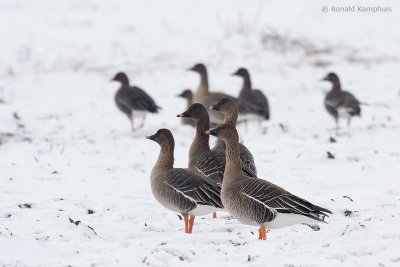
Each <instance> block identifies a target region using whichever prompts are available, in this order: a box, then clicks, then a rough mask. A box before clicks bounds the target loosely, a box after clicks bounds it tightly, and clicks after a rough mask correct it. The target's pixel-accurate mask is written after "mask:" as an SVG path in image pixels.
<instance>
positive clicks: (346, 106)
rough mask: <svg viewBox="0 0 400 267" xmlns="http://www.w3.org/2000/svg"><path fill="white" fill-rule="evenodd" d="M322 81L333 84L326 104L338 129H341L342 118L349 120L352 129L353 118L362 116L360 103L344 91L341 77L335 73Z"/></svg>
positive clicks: (348, 123) (326, 98) (325, 101)
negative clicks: (340, 120)
mask: <svg viewBox="0 0 400 267" xmlns="http://www.w3.org/2000/svg"><path fill="white" fill-rule="evenodd" d="M322 80H323V81H329V82H331V83H332V89H331V90H330V91H329V92H328V93H327V94H326V96H325V100H324V104H325V108H326V110H327V111H328V113H329V114H331V115H332V116H333V118H334V119H335V122H336V127H339V119H340V118H345V119H347V126H348V127H350V123H351V119H352V117H354V116H361V107H360V102H359V101H358V100H357V98H356V97H355V96H354V95H352V94H351V93H350V92H347V91H344V90H342V87H341V84H340V81H339V77H338V76H337V75H336V74H335V73H333V72H331V73H329V74H328V75H326V76H325V77H324V78H323V79H322Z"/></svg>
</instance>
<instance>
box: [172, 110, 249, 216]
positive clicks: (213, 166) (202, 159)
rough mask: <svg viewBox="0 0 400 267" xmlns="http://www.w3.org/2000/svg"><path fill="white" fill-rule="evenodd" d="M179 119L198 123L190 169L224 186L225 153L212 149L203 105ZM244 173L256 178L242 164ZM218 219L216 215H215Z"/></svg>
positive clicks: (247, 167)
mask: <svg viewBox="0 0 400 267" xmlns="http://www.w3.org/2000/svg"><path fill="white" fill-rule="evenodd" d="M177 117H181V118H191V119H193V120H195V121H196V134H195V137H194V139H193V142H192V144H191V146H190V149H189V166H188V167H189V169H191V170H194V171H196V172H199V173H201V174H202V175H204V176H207V177H210V178H211V179H212V180H213V181H215V182H216V183H217V184H218V185H221V184H222V179H223V177H224V171H225V162H226V160H225V152H224V150H222V149H210V144H209V140H210V137H209V136H208V135H207V134H206V133H205V131H206V130H207V129H208V128H209V127H210V117H209V115H208V113H207V110H206V109H205V107H204V106H203V105H202V104H199V103H194V104H193V105H191V106H190V107H189V109H188V110H187V111H185V112H183V113H181V114H178V115H177ZM240 165H241V168H242V169H243V173H245V174H246V175H249V176H256V174H255V173H254V172H253V171H252V170H251V168H250V167H249V166H246V165H245V164H244V163H243V162H240ZM213 218H216V214H215V213H214V214H213Z"/></svg>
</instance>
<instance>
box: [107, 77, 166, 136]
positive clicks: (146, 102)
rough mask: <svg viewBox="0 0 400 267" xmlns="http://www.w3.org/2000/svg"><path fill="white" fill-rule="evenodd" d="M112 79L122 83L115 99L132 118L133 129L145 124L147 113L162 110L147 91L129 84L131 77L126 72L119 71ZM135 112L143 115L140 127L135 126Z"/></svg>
mask: <svg viewBox="0 0 400 267" xmlns="http://www.w3.org/2000/svg"><path fill="white" fill-rule="evenodd" d="M112 81H118V82H120V83H121V87H120V88H119V89H118V91H117V93H116V94H115V98H114V99H115V103H116V104H117V107H118V108H119V109H120V110H121V111H122V112H123V113H124V114H125V115H126V116H128V118H129V119H130V121H131V125H132V130H133V131H135V130H137V129H140V128H142V127H143V126H144V122H145V120H146V114H147V113H158V111H159V110H160V107H159V106H158V105H157V104H156V103H155V102H154V100H153V98H151V97H150V96H149V95H148V94H147V93H146V92H145V91H143V90H142V89H140V88H139V87H136V86H130V85H129V79H128V76H126V74H125V73H123V72H119V73H117V74H116V75H115V77H114V78H113V79H112ZM135 114H141V115H142V123H141V125H140V126H139V127H138V128H135V125H134V116H135Z"/></svg>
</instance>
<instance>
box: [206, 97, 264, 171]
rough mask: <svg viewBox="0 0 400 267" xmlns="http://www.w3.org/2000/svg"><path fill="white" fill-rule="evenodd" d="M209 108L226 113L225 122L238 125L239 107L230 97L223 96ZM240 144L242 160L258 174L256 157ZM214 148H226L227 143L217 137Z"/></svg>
mask: <svg viewBox="0 0 400 267" xmlns="http://www.w3.org/2000/svg"><path fill="white" fill-rule="evenodd" d="M208 109H211V110H216V111H219V112H222V114H224V116H225V118H224V124H227V125H231V126H233V127H236V122H237V118H238V108H237V106H236V104H235V103H234V102H233V101H232V100H230V99H229V98H223V99H221V100H220V101H218V103H216V104H214V105H212V106H210V107H209V108H208ZM239 145H240V159H241V160H242V162H243V163H244V164H245V165H246V166H248V167H249V168H250V169H251V170H252V171H253V172H254V174H256V175H257V168H256V164H255V163H254V157H253V155H252V154H251V152H250V151H249V150H248V149H247V147H246V146H244V145H243V144H241V143H240V144H239ZM213 149H223V150H225V143H224V141H222V140H221V139H217V143H216V145H215V147H214V148H213Z"/></svg>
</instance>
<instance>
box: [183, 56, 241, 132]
mask: <svg viewBox="0 0 400 267" xmlns="http://www.w3.org/2000/svg"><path fill="white" fill-rule="evenodd" d="M188 70H190V71H194V72H197V73H198V74H199V75H200V84H199V87H198V88H197V91H196V92H195V93H194V95H193V103H200V104H202V105H204V106H205V107H209V106H211V105H212V104H214V103H216V102H218V101H219V100H220V99H222V98H231V99H235V98H234V97H232V96H230V95H227V94H224V93H221V92H210V91H209V87H208V75H207V69H206V66H204V64H202V63H198V64H196V65H194V66H193V67H192V68H190V69H188ZM209 114H210V120H211V123H215V124H220V123H222V121H223V120H224V116H223V115H222V114H221V113H219V112H215V111H210V112H209Z"/></svg>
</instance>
